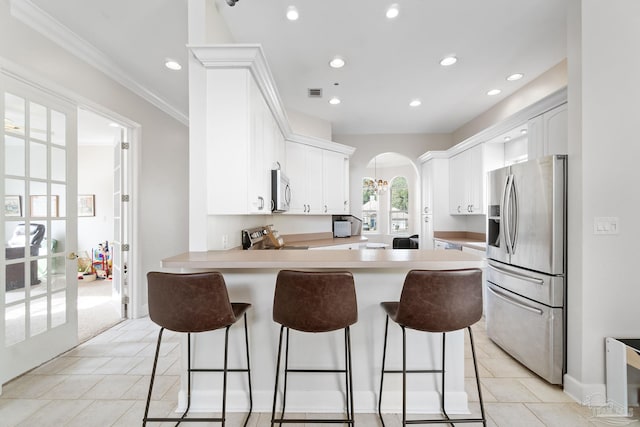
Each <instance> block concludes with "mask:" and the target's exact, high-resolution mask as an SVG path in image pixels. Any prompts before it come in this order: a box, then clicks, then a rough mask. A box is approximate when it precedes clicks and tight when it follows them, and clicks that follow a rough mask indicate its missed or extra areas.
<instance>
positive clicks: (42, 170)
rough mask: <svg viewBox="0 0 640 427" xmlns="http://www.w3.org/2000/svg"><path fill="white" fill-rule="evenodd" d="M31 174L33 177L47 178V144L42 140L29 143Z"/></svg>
mask: <svg viewBox="0 0 640 427" xmlns="http://www.w3.org/2000/svg"><path fill="white" fill-rule="evenodd" d="M29 161H30V162H31V163H30V165H29V175H30V176H31V178H37V179H47V145H46V144H43V143H40V142H33V141H31V143H30V144H29Z"/></svg>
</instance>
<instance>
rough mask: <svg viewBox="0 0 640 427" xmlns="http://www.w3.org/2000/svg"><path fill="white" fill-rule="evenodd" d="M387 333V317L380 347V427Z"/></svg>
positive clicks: (381, 421)
mask: <svg viewBox="0 0 640 427" xmlns="http://www.w3.org/2000/svg"><path fill="white" fill-rule="evenodd" d="M388 332H389V316H387V320H386V322H385V325H384V343H383V346H382V371H381V373H380V394H379V395H378V416H379V417H380V423H382V427H385V425H384V419H382V385H383V383H384V363H385V358H386V356H387V333H388Z"/></svg>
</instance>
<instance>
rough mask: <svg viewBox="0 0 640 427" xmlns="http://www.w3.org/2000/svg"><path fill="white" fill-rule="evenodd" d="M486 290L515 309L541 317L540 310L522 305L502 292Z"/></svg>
mask: <svg viewBox="0 0 640 427" xmlns="http://www.w3.org/2000/svg"><path fill="white" fill-rule="evenodd" d="M487 290H488V291H489V292H491V293H492V294H494V295H495V296H496V297H498V298H500V299H501V300H504V301H505V302H507V303H509V304H511V305H515V306H516V307H519V308H522V309H524V310H527V311H530V312H532V313H535V314H538V315H540V316H542V314H543V311H542V310H540V309H539V308H535V307H531V306H530V305H527V304H523V303H521V302H519V301H516V300H515V299H513V298H511V297H509V296H507V295H505V294H503V293H502V292H498V291H496V290H494V289H492V288H491V287H487Z"/></svg>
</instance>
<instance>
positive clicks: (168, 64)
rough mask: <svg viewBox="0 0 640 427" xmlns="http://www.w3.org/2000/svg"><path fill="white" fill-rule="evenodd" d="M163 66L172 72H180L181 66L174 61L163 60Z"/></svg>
mask: <svg viewBox="0 0 640 427" xmlns="http://www.w3.org/2000/svg"><path fill="white" fill-rule="evenodd" d="M164 66H165V67H167V68H168V69H170V70H174V71H178V70H182V65H180V64H179V63H178V61H176V60H174V59H169V58H167V59H165V61H164Z"/></svg>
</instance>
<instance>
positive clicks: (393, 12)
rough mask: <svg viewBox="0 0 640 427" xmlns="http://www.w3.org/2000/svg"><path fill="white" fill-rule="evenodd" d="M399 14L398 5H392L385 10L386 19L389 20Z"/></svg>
mask: <svg viewBox="0 0 640 427" xmlns="http://www.w3.org/2000/svg"><path fill="white" fill-rule="evenodd" d="M399 13H400V10H399V9H398V5H397V4H396V3H394V4H392V5H391V6H389V9H387V18H389V19H393V18H396V17H397V16H398V14H399Z"/></svg>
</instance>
